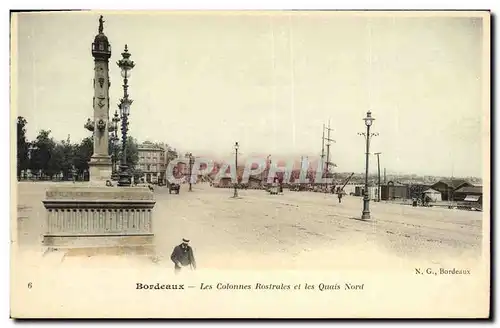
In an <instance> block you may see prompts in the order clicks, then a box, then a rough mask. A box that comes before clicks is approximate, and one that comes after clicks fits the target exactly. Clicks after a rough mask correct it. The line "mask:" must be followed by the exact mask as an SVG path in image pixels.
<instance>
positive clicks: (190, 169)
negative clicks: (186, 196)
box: [187, 153, 194, 191]
mask: <svg viewBox="0 0 500 328" xmlns="http://www.w3.org/2000/svg"><path fill="white" fill-rule="evenodd" d="M187 155H188V159H189V191H193V185H192V180H193V179H192V174H193V164H194V158H193V154H191V153H188V154H187Z"/></svg>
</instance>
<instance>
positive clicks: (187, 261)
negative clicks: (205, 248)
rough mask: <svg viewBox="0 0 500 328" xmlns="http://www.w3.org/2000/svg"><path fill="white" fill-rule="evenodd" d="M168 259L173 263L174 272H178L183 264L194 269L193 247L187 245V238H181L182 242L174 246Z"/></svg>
mask: <svg viewBox="0 0 500 328" xmlns="http://www.w3.org/2000/svg"><path fill="white" fill-rule="evenodd" d="M170 259H171V260H172V262H174V264H175V267H174V270H175V273H178V272H179V271H180V270H181V268H182V267H185V266H191V268H192V269H196V261H195V260H194V254H193V248H192V247H191V246H189V239H186V238H183V239H182V243H181V244H180V245H177V246H175V247H174V250H173V251H172V255H170Z"/></svg>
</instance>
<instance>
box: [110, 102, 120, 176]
mask: <svg viewBox="0 0 500 328" xmlns="http://www.w3.org/2000/svg"><path fill="white" fill-rule="evenodd" d="M112 122H113V136H112V137H111V145H112V147H113V148H112V150H111V151H112V154H111V159H112V165H113V166H112V168H111V180H113V181H117V180H119V179H120V176H119V174H118V170H117V167H116V163H117V162H118V143H119V141H120V138H118V122H120V116H119V115H118V112H117V111H116V110H115V115H114V116H113V119H112Z"/></svg>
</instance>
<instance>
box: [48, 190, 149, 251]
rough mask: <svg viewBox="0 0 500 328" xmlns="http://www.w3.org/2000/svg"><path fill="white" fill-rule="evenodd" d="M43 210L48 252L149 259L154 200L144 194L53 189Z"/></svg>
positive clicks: (147, 192) (122, 191) (126, 191)
mask: <svg viewBox="0 0 500 328" xmlns="http://www.w3.org/2000/svg"><path fill="white" fill-rule="evenodd" d="M43 204H44V206H45V209H46V211H47V216H46V229H45V233H44V235H43V244H44V246H46V247H48V248H49V249H72V250H75V249H79V250H80V252H81V251H82V250H86V252H87V253H91V254H97V253H106V254H109V253H113V254H124V253H125V254H130V253H134V254H136V253H140V254H143V255H151V256H154V253H155V247H154V233H153V212H152V211H153V208H154V205H155V200H154V196H153V193H152V192H151V191H150V190H149V189H148V188H145V187H128V188H117V187H101V186H95V185H92V184H89V185H88V186H85V185H84V186H75V185H72V186H64V187H62V186H60V187H52V188H50V189H49V190H47V192H46V199H45V200H44V201H43Z"/></svg>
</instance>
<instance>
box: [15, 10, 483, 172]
mask: <svg viewBox="0 0 500 328" xmlns="http://www.w3.org/2000/svg"><path fill="white" fill-rule="evenodd" d="M100 14H102V15H104V20H105V23H104V34H106V36H107V37H108V39H109V41H110V43H111V46H112V56H111V59H110V64H109V67H110V79H111V88H110V100H111V105H110V107H111V111H110V116H112V115H113V113H114V110H115V109H117V107H116V104H117V103H118V100H119V98H120V97H121V95H122V94H123V90H122V86H121V84H122V78H121V76H120V69H119V68H118V66H117V65H116V61H118V60H119V59H120V58H121V52H122V51H123V48H124V45H125V44H127V45H128V49H129V52H130V53H131V54H132V56H131V59H132V60H134V62H135V64H136V66H135V68H134V69H133V70H132V76H131V78H130V79H129V85H130V88H129V94H130V97H131V98H132V99H133V100H134V102H133V104H132V107H131V114H130V117H129V121H130V125H129V129H130V131H129V134H130V135H132V136H133V137H135V138H137V139H138V140H139V141H146V140H149V141H157V142H165V143H168V144H169V145H171V146H172V147H174V148H176V149H178V150H179V151H181V152H185V151H190V152H192V153H193V154H195V155H199V156H206V157H213V158H217V159H230V158H232V157H233V156H234V149H233V145H234V143H235V141H238V143H239V145H240V149H239V151H240V156H242V157H245V156H246V157H248V156H255V155H262V156H267V155H268V154H272V156H273V158H292V157H294V158H297V157H298V158H300V156H310V157H317V156H319V155H320V154H321V142H322V140H321V138H322V126H323V124H328V122H330V126H331V128H332V129H333V130H332V131H331V138H332V139H334V140H335V143H332V145H331V147H330V150H331V160H332V161H333V162H335V163H336V164H337V170H338V171H342V172H348V171H350V172H364V167H365V157H364V156H365V139H364V137H363V136H359V135H358V132H365V130H366V127H365V126H364V122H363V120H362V119H363V117H365V116H366V112H367V111H368V110H370V111H371V112H372V115H373V117H374V118H375V121H374V123H373V126H372V132H377V133H378V134H379V135H378V136H375V137H374V138H373V139H372V142H371V149H370V152H371V153H375V152H381V153H382V154H381V155H380V160H381V166H382V167H383V168H386V169H387V172H388V173H389V172H400V173H415V174H420V175H440V176H452V175H453V176H477V177H481V176H483V171H482V170H483V164H484V163H483V159H484V153H485V152H487V151H488V150H487V149H483V147H482V142H483V140H484V138H487V137H488V136H489V116H488V113H489V109H488V108H487V106H488V103H486V102H485V100H484V99H483V96H484V94H485V88H484V85H487V86H488V84H485V81H488V80H487V79H489V76H486V75H485V74H484V66H483V65H484V61H485V60H489V57H485V55H484V54H483V52H484V51H483V49H484V48H483V47H484V44H483V42H484V41H483V40H484V37H483V34H484V32H485V31H484V29H485V27H483V18H481V17H480V16H477V14H476V17H471V16H470V15H469V17H467V16H466V15H462V16H461V17H444V16H433V17H431V16H427V17H421V16H417V15H422V13H420V14H413V16H409V15H408V14H404V13H402V12H399V13H398V12H395V13H390V14H387V13H386V14H379V15H378V16H374V15H373V14H371V15H366V14H360V13H358V14H353V13H347V12H344V13H338V12H337V13H336V12H327V11H325V12H247V13H242V12H240V13H221V12H212V13H207V12H205V13H200V12H184V13H180V12H177V13H174V12H128V13H126V12H84V13H77V12H74V13H21V14H19V15H18V16H17V31H15V32H17V33H14V34H13V37H14V38H13V40H14V42H15V49H17V55H16V54H14V56H15V60H17V67H18V70H17V72H13V74H17V75H16V77H17V80H16V82H17V85H13V87H15V88H16V91H17V97H16V99H15V101H17V102H16V106H15V107H16V109H17V115H20V116H23V117H25V118H26V120H27V121H28V125H27V130H28V131H27V135H28V138H29V139H34V138H36V135H37V134H38V131H40V130H41V129H50V130H51V131H52V135H53V137H54V138H55V139H57V140H62V139H66V138H67V137H68V135H70V136H71V140H72V141H78V140H81V139H82V138H84V137H87V136H89V132H88V131H87V130H86V129H84V127H83V125H84V123H85V122H86V120H87V118H89V117H92V116H93V114H92V113H93V109H92V97H93V84H92V79H93V77H94V76H93V74H94V70H93V69H94V61H93V57H92V55H91V44H92V42H93V39H94V37H95V35H96V34H97V32H98V19H99V15H100ZM484 17H487V16H484ZM486 56H488V54H486ZM485 106H486V107H485ZM485 108H486V109H485ZM370 165H371V169H370V172H372V171H373V172H374V171H375V170H376V157H375V156H373V155H372V156H371V162H370Z"/></svg>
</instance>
